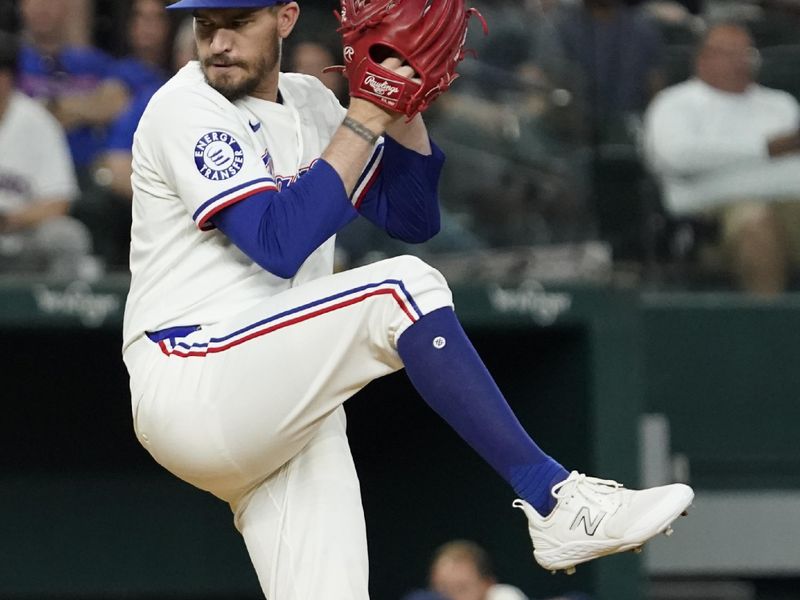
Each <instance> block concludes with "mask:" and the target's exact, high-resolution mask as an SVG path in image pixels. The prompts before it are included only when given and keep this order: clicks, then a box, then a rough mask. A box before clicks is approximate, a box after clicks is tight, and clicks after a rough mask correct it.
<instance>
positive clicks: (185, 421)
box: [124, 256, 452, 600]
mask: <svg viewBox="0 0 800 600" xmlns="http://www.w3.org/2000/svg"><path fill="white" fill-rule="evenodd" d="M445 306H452V295H451V293H450V290H449V289H448V287H447V284H446V282H445V280H444V278H443V277H442V276H441V274H440V273H439V272H438V271H436V270H435V269H433V268H432V267H430V266H428V265H427V264H425V263H424V262H422V261H420V260H419V259H416V258H414V257H409V256H404V257H399V258H394V259H389V260H385V261H381V262H378V263H375V264H372V265H368V266H366V267H362V268H359V269H353V270H351V271H346V272H343V273H338V274H335V275H331V276H329V277H324V278H321V279H317V280H315V281H312V282H310V283H307V284H304V285H301V286H298V287H296V288H292V289H290V290H287V291H285V292H282V293H280V294H278V295H276V296H273V297H270V298H267V299H265V300H264V301H263V302H261V303H259V304H258V305H256V306H254V307H252V308H251V309H249V310H247V311H245V312H244V313H242V314H239V315H236V316H235V317H233V318H230V319H226V320H224V321H221V322H219V323H215V324H213V325H210V326H203V327H202V329H200V330H198V331H196V332H193V333H191V334H190V335H188V336H186V337H184V338H180V339H174V340H165V341H163V342H160V343H155V342H153V341H151V340H150V339H148V338H147V337H143V338H142V339H140V340H138V341H136V342H135V343H134V344H132V345H131V346H130V347H129V348H128V350H127V351H126V353H125V356H124V359H125V363H126V365H127V367H128V370H129V373H130V376H131V393H132V403H133V415H134V428H135V430H136V434H137V437H138V439H139V440H140V442H141V443H142V444H143V445H144V447H145V448H146V449H147V450H148V451H149V452H150V453H151V454H152V455H153V457H154V458H155V459H156V461H158V462H159V463H160V464H161V465H163V466H164V467H165V468H166V469H168V470H169V471H171V472H172V473H174V474H175V475H177V476H178V477H180V478H181V479H184V480H185V481H188V482H189V483H191V484H193V485H195V486H197V487H199V488H201V489H204V490H207V491H209V492H211V493H212V494H214V495H216V496H218V497H219V498H222V499H223V500H225V501H227V502H229V503H230V505H231V507H232V509H233V511H234V514H235V523H236V526H237V528H238V529H239V531H240V532H241V533H242V535H243V537H244V540H245V543H246V545H247V549H248V552H249V554H250V557H251V559H252V561H253V564H254V566H255V568H256V571H257V573H258V577H259V581H260V582H261V585H262V588H263V590H264V593H265V594H266V596H267V598H269V600H320V599H321V598H324V599H325V600H365V599H367V598H368V587H367V578H368V574H367V571H368V563H367V547H366V534H365V526H364V516H363V510H362V507H361V498H360V491H359V483H358V478H357V476H356V472H355V468H354V466H353V460H352V456H351V454H350V449H349V446H348V443H347V438H346V434H345V417H344V410H343V408H342V403H343V402H344V401H345V400H347V398H349V397H350V396H352V395H353V394H355V393H356V392H357V391H358V390H360V389H361V388H363V387H364V386H365V385H366V384H368V383H369V382H370V381H372V380H373V379H376V378H378V377H381V376H383V375H386V374H389V373H391V372H393V371H396V370H398V369H400V368H402V363H401V361H400V358H399V356H398V354H397V350H396V340H397V338H398V337H399V336H400V334H402V332H403V331H405V329H406V328H407V327H408V326H409V325H411V324H412V323H414V322H415V321H416V320H417V319H419V318H420V317H421V316H422V315H424V314H426V313H429V312H431V311H433V310H436V309H438V308H442V307H445Z"/></svg>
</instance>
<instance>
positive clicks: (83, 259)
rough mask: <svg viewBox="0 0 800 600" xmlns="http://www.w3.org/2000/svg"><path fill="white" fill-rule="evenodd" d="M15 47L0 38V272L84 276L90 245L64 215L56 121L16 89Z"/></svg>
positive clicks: (63, 153) (67, 166) (68, 182)
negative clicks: (32, 272) (33, 272)
mask: <svg viewBox="0 0 800 600" xmlns="http://www.w3.org/2000/svg"><path fill="white" fill-rule="evenodd" d="M17 61H18V45H17V41H16V39H15V38H14V37H13V36H11V35H10V34H6V33H2V34H0V271H13V272H20V271H44V272H47V273H48V274H49V275H51V276H53V277H58V278H62V279H71V278H75V277H79V276H81V275H83V274H85V273H84V272H83V270H84V268H85V267H86V265H87V264H88V262H87V261H88V260H89V258H88V255H89V251H90V246H91V241H90V237H89V233H88V231H87V230H86V228H85V227H84V226H83V225H82V224H81V223H79V222H78V221H76V220H74V219H72V218H70V217H68V216H66V215H67V212H68V211H69V207H70V204H71V203H72V201H73V199H74V198H75V196H76V195H77V194H78V185H77V182H76V180H75V173H74V171H73V166H72V161H71V159H70V155H69V148H68V147H67V142H66V139H65V137H64V133H63V131H62V129H61V127H60V126H59V124H58V122H57V121H56V120H55V119H54V118H53V116H52V115H50V114H49V113H48V112H47V111H46V110H45V109H44V108H42V107H41V106H39V105H38V104H37V103H36V102H35V101H34V100H31V99H30V98H28V97H27V96H25V95H24V94H22V93H21V92H19V91H17V89H16V85H15V82H16V73H17Z"/></svg>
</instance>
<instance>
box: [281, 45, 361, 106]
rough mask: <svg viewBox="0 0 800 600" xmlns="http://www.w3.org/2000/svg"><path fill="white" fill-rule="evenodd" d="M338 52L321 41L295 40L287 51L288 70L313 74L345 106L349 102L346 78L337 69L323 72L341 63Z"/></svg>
mask: <svg viewBox="0 0 800 600" xmlns="http://www.w3.org/2000/svg"><path fill="white" fill-rule="evenodd" d="M340 54H341V51H340V50H339V48H338V47H337V48H336V49H334V48H331V47H329V46H327V45H326V44H324V43H323V42H319V41H314V40H310V39H309V40H303V41H300V42H296V43H293V44H292V46H291V49H290V51H289V60H288V64H287V66H288V70H289V71H291V72H293V73H304V74H306V75H313V76H314V77H316V78H317V79H319V80H320V81H321V82H322V83H323V84H324V85H325V87H326V88H328V89H329V90H330V91H332V92H333V93H334V95H335V96H336V98H337V99H338V100H339V103H340V104H342V106H345V107H346V106H348V104H349V102H350V96H349V93H348V89H347V79H345V78H344V77H343V76H342V74H341V73H339V72H338V71H328V72H327V73H326V72H324V69H325V68H327V67H330V66H332V65H336V64H341V62H342V60H341V59H340V58H338V57H339V55H340Z"/></svg>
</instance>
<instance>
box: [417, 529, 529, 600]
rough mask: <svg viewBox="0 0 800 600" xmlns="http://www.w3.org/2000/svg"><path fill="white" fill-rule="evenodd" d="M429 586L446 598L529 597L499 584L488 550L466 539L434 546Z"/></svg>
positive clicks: (490, 599) (523, 599) (505, 599)
mask: <svg viewBox="0 0 800 600" xmlns="http://www.w3.org/2000/svg"><path fill="white" fill-rule="evenodd" d="M430 587H431V589H432V590H434V591H435V592H437V593H439V594H441V595H442V596H444V598H446V599H447V600H528V597H527V596H526V595H525V594H523V593H522V592H521V591H520V590H519V589H517V588H515V587H513V586H510V585H503V584H498V583H497V579H496V578H495V575H494V572H493V570H492V564H491V560H490V559H489V554H488V553H487V552H486V550H484V549H483V548H482V547H481V546H479V545H478V544H476V543H475V542H470V541H467V540H455V541H452V542H448V543H446V544H444V545H443V546H441V547H439V548H438V549H437V550H436V552H435V553H434V556H433V561H432V562H431V570H430Z"/></svg>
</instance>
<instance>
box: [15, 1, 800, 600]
mask: <svg viewBox="0 0 800 600" xmlns="http://www.w3.org/2000/svg"><path fill="white" fill-rule="evenodd" d="M52 1H53V2H61V1H64V2H72V1H73V0H52ZM479 4H480V3H479ZM486 4H487V7H486V12H487V13H492V11H493V10H494V11H497V14H500V13H501V12H502V9H504V7H503V6H501V5H503V4H504V3H502V2H488V3H486ZM511 4H514V3H511ZM518 4H519V6H522V4H525V2H523V1H522V0H519V2H518ZM529 4H531V5H533V4H534V3H532V2H531V3H529ZM538 4H541V3H537V5H538ZM544 4H547V3H544ZM633 4H639V3H633ZM641 4H642V6H640V7H639V8H645V5H646V4H648V3H641ZM658 4H662V3H658ZM792 4H793V3H792V2H791V0H784V2H757V1H752V2H738V1H736V2H734V1H733V0H731V1H730V2H727V1H717V2H712V1H707V2H705V3H702V2H686V3H682V8H683V12H680V13H679V14H680V15H682V16H681V19H679V20H666V21H661V22H660V25H659V26H660V28H661V34H662V35H663V39H664V40H665V46H664V47H665V53H664V68H665V73H666V75H667V79H668V81H670V82H677V81H680V80H682V79H684V78H686V77H687V76H689V74H690V72H691V66H690V60H691V48H692V44H693V40H694V39H695V37H694V36H695V35H696V26H697V23H698V22H699V21H698V20H702V19H703V18H705V17H706V16H707V15H708V14H710V13H711V12H713V11H717V12H718V13H721V14H728V13H730V14H732V15H734V16H737V18H744V19H746V20H747V21H748V23H749V24H750V26H751V29H752V30H753V31H754V33H755V36H756V39H757V41H758V44H759V46H760V48H761V50H762V55H763V56H764V57H765V69H764V70H763V71H762V79H763V80H765V81H769V83H770V84H771V85H773V86H774V87H780V88H783V89H786V90H788V91H790V92H792V93H794V94H796V95H798V94H799V93H800V51H798V49H800V19H798V20H795V21H792V20H791V19H789V18H788V17H786V16H785V15H790V14H791V15H794V14H796V13H795V12H792V11H791V10H790V11H789V12H786V13H775V12H774V10H777V9H776V8H775V6H776V5H780V9H781V10H788V9H786V6H785V5H789V8H792V7H791V5H792ZM301 5H302V6H303V9H304V11H305V13H306V14H305V15H304V19H305V21H304V22H303V23H304V24H303V25H302V26H301V30H300V31H299V32H297V40H298V41H299V40H308V39H316V36H320V38H321V40H322V42H323V43H324V44H328V45H330V44H331V43H332V42H331V40H330V35H331V33H332V32H333V30H334V29H335V23H334V20H333V17H332V16H331V15H330V11H331V10H332V9H333V8H335V7H336V5H337V3H336V2H332V1H323V0H319V1H317V2H312V1H311V0H301ZM540 8H541V7H540ZM794 8H797V7H794ZM129 9H130V6H129V3H128V2H123V1H121V0H94V2H92V1H91V0H77V1H75V10H76V14H77V13H80V14H82V15H84V17H82V18H81V20H79V21H78V24H77V26H76V30H75V31H76V33H75V35H76V36H77V39H79V40H80V38H81V36H83V37H84V38H85V39H84V42H86V43H91V44H94V45H96V46H97V47H98V48H100V49H102V50H103V51H105V52H107V53H109V54H111V55H113V56H115V57H121V56H123V55H124V53H125V52H126V51H127V49H126V48H127V47H126V44H125V43H124V37H125V36H124V31H125V28H126V19H127V18H128V15H129ZM776 14H779V15H784V16H783V17H776V16H775V15H776ZM487 16H488V15H487ZM72 25H75V24H74V23H73V24H72ZM176 25H177V24H176ZM65 26H66V24H65ZM0 28H2V29H6V30H11V31H18V30H19V28H20V22H19V15H18V3H17V2H13V1H8V0H6V1H4V2H0ZM502 31H503V34H502V36H501V37H495V38H490V40H489V41H479V42H477V44H478V45H479V46H480V48H479V50H480V52H481V54H480V56H481V60H479V61H474V62H472V63H465V64H464V69H463V71H464V77H463V81H462V82H460V83H459V85H460V86H461V88H460V90H461V92H462V93H461V94H459V96H458V97H457V98H456V100H454V102H453V103H451V104H450V105H443V106H442V107H437V109H436V111H433V112H432V114H431V128H432V130H433V131H434V135H435V137H436V139H437V140H438V141H440V143H441V145H442V146H443V147H444V148H445V150H446V152H447V153H448V156H449V157H451V160H450V162H449V163H448V167H447V169H448V170H447V171H446V173H445V176H444V182H443V188H442V200H443V203H444V206H445V209H446V210H447V212H448V218H449V221H448V222H447V224H446V227H445V230H444V231H443V235H442V240H441V241H440V242H437V243H436V244H434V245H432V246H431V247H425V248H421V249H414V251H415V252H417V253H419V254H421V255H422V256H424V257H425V258H426V259H427V260H429V261H430V262H431V263H432V264H434V265H435V266H437V267H438V268H440V269H441V270H442V271H443V272H444V273H445V275H447V276H448V278H449V280H450V281H451V283H452V285H453V289H454V293H455V300H456V307H457V310H458V312H459V314H460V315H461V316H462V319H463V321H464V323H465V326H466V328H467V330H468V331H469V333H470V334H471V336H472V337H473V338H474V340H475V343H476V346H477V347H478V349H479V351H480V352H481V354H482V356H483V357H484V358H485V360H486V362H487V364H488V365H489V367H490V370H492V372H493V373H495V374H496V377H497V380H498V382H499V384H500V387H501V388H502V389H503V390H504V391H505V392H506V393H507V396H508V398H509V401H510V403H511V404H512V407H513V408H514V410H515V411H517V412H518V414H519V415H520V418H521V420H522V422H523V424H524V425H525V426H526V427H527V428H528V429H529V430H530V431H531V432H532V434H533V435H534V437H535V438H536V439H537V440H538V441H539V442H540V444H541V445H542V446H544V447H545V448H546V449H548V450H549V451H550V452H551V453H552V454H554V455H555V456H557V457H559V459H560V460H561V461H562V462H564V463H565V464H567V465H569V466H571V467H574V468H576V469H579V470H583V471H587V472H591V473H593V474H595V473H596V474H598V475H600V476H603V477H609V478H614V479H618V480H621V481H624V482H626V483H628V484H629V485H632V486H634V485H653V484H658V483H661V482H668V481H686V482H688V483H690V484H692V485H693V486H694V487H695V490H696V492H697V499H696V502H695V506H694V508H693V510H692V511H691V512H690V515H689V517H688V518H686V519H681V520H680V521H679V522H678V523H677V526H676V527H675V535H674V536H673V537H671V538H670V539H666V538H660V539H657V540H655V541H654V542H653V543H651V544H650V545H648V546H647V547H646V549H645V552H644V553H643V554H640V555H634V554H628V555H625V556H617V557H611V558H608V559H604V560H602V561H598V562H596V563H593V564H590V565H585V566H583V567H579V569H578V572H577V573H576V575H574V576H572V577H566V576H564V575H558V576H551V575H550V574H548V573H545V572H543V571H542V570H541V569H539V568H538V567H537V566H535V565H534V564H533V562H532V557H531V555H530V548H529V539H528V537H527V534H526V529H525V523H524V519H523V517H522V515H521V514H520V513H518V512H517V511H514V510H513V509H512V508H511V501H512V500H513V496H512V495H511V493H510V491H509V490H508V489H506V486H505V485H504V484H503V482H502V481H500V480H499V479H498V478H497V477H496V476H495V475H494V474H493V473H492V472H491V471H490V469H489V468H488V467H486V466H485V465H484V464H483V463H482V462H481V461H480V460H479V459H478V457H477V456H476V455H474V454H473V453H472V452H471V450H469V449H468V448H466V447H465V446H464V445H463V443H462V442H461V441H460V440H459V439H458V438H457V437H456V435H455V434H454V433H453V432H451V431H450V430H449V429H448V428H447V426H446V425H444V424H443V423H442V422H440V421H439V420H438V419H437V418H436V416H435V415H433V414H432V413H430V412H429V410H428V409H427V408H426V406H425V405H424V404H423V403H422V402H421V401H419V399H418V398H417V397H416V395H415V392H414V391H413V389H412V388H411V386H410V384H409V383H408V381H407V379H406V378H405V376H404V375H403V374H402V373H400V374H396V375H394V376H391V377H388V378H386V379H384V380H381V381H377V382H375V383H373V384H372V385H370V386H369V387H368V388H367V389H365V390H364V391H363V392H362V393H360V394H359V395H358V396H357V397H356V398H354V399H353V400H352V401H351V402H350V403H349V405H348V418H349V423H350V424H349V430H350V437H351V443H352V447H353V452H354V454H355V458H356V465H357V467H358V470H359V473H360V476H361V480H362V493H363V499H364V506H365V511H366V516H367V524H368V531H369V536H370V537H369V543H370V550H371V582H372V584H371V585H372V595H373V598H375V600H399V598H400V597H401V596H402V595H403V594H405V593H407V592H408V591H409V590H411V589H413V588H418V587H423V586H424V585H425V583H426V576H427V565H428V561H429V559H430V556H431V553H432V551H433V549H434V548H435V547H436V546H438V545H439V544H441V543H443V542H445V541H447V540H450V539H453V538H469V539H473V540H475V541H477V542H479V543H480V544H481V545H483V546H484V547H485V548H487V549H488V551H489V553H490V554H491V555H492V557H493V558H494V561H495V566H496V570H497V574H498V577H499V579H500V580H501V581H504V582H508V583H513V584H514V585H517V586H518V587H520V588H521V589H523V590H524V591H525V592H526V593H527V594H528V595H529V596H530V597H531V598H538V599H544V598H554V597H557V596H567V595H569V594H572V595H573V596H574V597H578V595H579V594H584V595H585V596H588V597H589V598H593V599H595V600H790V599H796V598H800V541H798V540H800V444H798V442H797V440H798V437H799V436H800V402H798V390H800V368H798V365H800V343H798V341H797V340H798V335H797V332H798V331H800V295H798V294H797V291H796V289H795V285H794V283H793V285H792V289H790V290H789V291H787V292H786V293H784V294H781V295H779V296H778V297H773V298H769V299H762V298H758V297H754V296H752V295H748V294H744V293H741V292H739V291H737V290H736V289H735V287H734V285H733V283H732V280H731V276H730V274H729V273H727V272H725V271H724V270H718V269H712V270H709V269H708V267H707V265H700V264H698V262H697V261H696V260H694V259H695V256H694V255H693V254H692V252H691V251H686V249H685V247H684V246H680V243H679V242H680V240H677V241H676V238H675V237H674V236H673V233H674V231H675V230H674V229H673V226H674V225H675V224H674V223H672V222H671V221H670V219H669V217H668V216H667V215H665V214H664V211H663V209H662V207H661V206H660V202H659V198H658V190H657V186H656V185H655V184H654V182H653V181H652V179H651V177H650V176H649V174H648V173H647V170H646V169H645V168H644V166H643V164H642V161H641V158H640V156H639V149H638V147H637V139H636V134H637V126H638V125H637V122H636V120H635V119H634V118H631V115H627V116H626V118H625V119H621V120H620V121H619V122H618V123H615V124H613V126H612V125H609V131H606V130H604V131H602V132H599V131H598V130H597V129H596V128H592V127H588V128H587V126H586V122H587V121H586V119H587V118H588V117H587V110H586V107H585V106H581V98H580V95H579V94H578V93H577V92H576V90H578V89H580V82H578V83H576V84H574V85H573V87H570V86H561V85H560V83H559V84H556V83H555V82H553V81H549V80H547V79H536V80H534V81H530V80H522V79H515V78H514V77H511V79H510V81H511V82H512V83H510V84H507V85H506V84H504V83H502V82H508V81H509V77H510V76H509V74H508V68H509V67H508V63H509V61H511V62H513V60H514V59H513V52H514V50H515V48H517V47H518V43H517V42H518V40H519V39H522V38H524V37H525V36H526V35H527V34H528V33H531V31H530V30H528V29H525V28H524V27H523V28H522V29H521V30H518V31H516V32H515V31H514V30H513V28H510V29H503V30H502ZM515 35H516V36H522V38H519V37H514V36H515ZM334 39H335V38H334ZM494 42H496V43H494ZM79 43H82V42H79ZM291 50H292V46H291V45H290V46H289V47H288V48H287V55H291V54H290V52H291ZM515 77H521V75H519V73H517V75H516V76H515ZM487 86H488V91H487ZM454 96H455V94H454ZM476 106H477V108H476ZM492 107H494V108H492ZM498 107H502V109H503V110H502V115H504V118H505V120H504V121H503V123H502V124H500V125H498V122H492V123H488V124H486V123H479V122H478V121H476V120H475V115H476V114H480V115H484V116H485V115H486V114H487V111H489V112H492V111H493V110H494V112H495V113H496V114H500V113H498V112H497V108H498ZM475 111H477V113H476V112H475ZM588 112H591V111H588ZM609 123H610V122H609ZM498 127H499V129H498ZM487 132H492V133H493V135H489V134H488V133H487ZM3 150H5V151H10V150H9V149H7V148H6V149H3ZM798 177H800V174H798ZM99 234H100V235H102V234H103V230H102V228H101V229H100V231H99ZM342 237H343V240H342V255H341V264H342V266H343V267H346V266H348V265H353V264H359V263H360V262H364V261H370V260H374V259H377V258H381V257H382V256H385V255H388V254H391V253H394V252H403V251H408V249H407V248H404V247H398V246H393V245H389V244H386V243H385V242H382V241H376V240H375V239H374V238H373V237H372V233H371V232H368V231H365V230H359V229H354V230H353V231H350V232H346V233H345V234H344V235H343V236H342ZM117 241H119V240H117ZM437 244H438V245H437ZM676 244H677V246H676ZM678 246H680V247H678ZM97 264H98V265H99V267H98V268H97V269H94V270H90V271H89V272H87V273H86V274H85V276H84V277H81V278H73V279H70V280H53V279H51V278H48V277H45V276H43V275H41V274H35V273H13V274H0V332H2V334H1V335H2V344H0V364H2V365H3V367H2V373H3V377H2V383H1V384H0V390H2V392H0V398H2V412H1V413H0V414H2V418H0V424H1V425H0V434H1V435H0V598H2V599H4V600H33V599H61V598H65V599H76V600H77V599H86V600H101V599H108V600H116V599H142V600H155V599H160V598H169V599H176V600H212V599H213V600H217V599H220V600H221V599H223V598H224V599H231V600H234V599H241V600H250V599H256V598H260V597H261V595H260V592H259V589H258V585H257V582H256V580H255V575H254V574H253V572H252V569H251V568H250V565H249V563H248V559H247V556H246V553H245V551H244V548H243V545H242V543H241V540H240V539H239V537H238V534H237V533H236V532H235V529H234V528H233V525H232V519H231V514H230V511H229V510H228V508H227V507H226V506H225V505H224V504H222V503H220V502H218V501H216V500H215V499H213V498H211V497H208V496H206V495H204V494H202V493H200V492H198V491H196V490H193V489H191V488H190V487H189V486H188V485H186V484H183V483H182V482H180V481H177V480H175V479H174V478H173V477H172V476H170V475H168V474H167V473H165V472H163V471H162V470H160V468H159V467H158V466H157V465H156V464H155V463H153V462H152V460H151V459H150V457H149V456H148V455H147V454H146V452H145V451H144V450H143V449H142V448H141V447H139V445H138V444H137V442H136V440H135V438H134V435H133V431H132V427H131V418H130V408H129V406H130V404H129V400H130V398H129V392H128V387H127V374H126V372H125V369H124V366H123V365H122V362H121V359H120V344H121V341H120V328H121V320H122V310H123V306H124V300H125V293H126V289H127V284H128V277H127V274H126V271H125V267H124V265H119V264H115V263H114V261H113V259H112V258H109V257H102V256H101V257H99V261H98V263H97ZM278 600H280V599H278ZM320 600H324V599H320Z"/></svg>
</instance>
